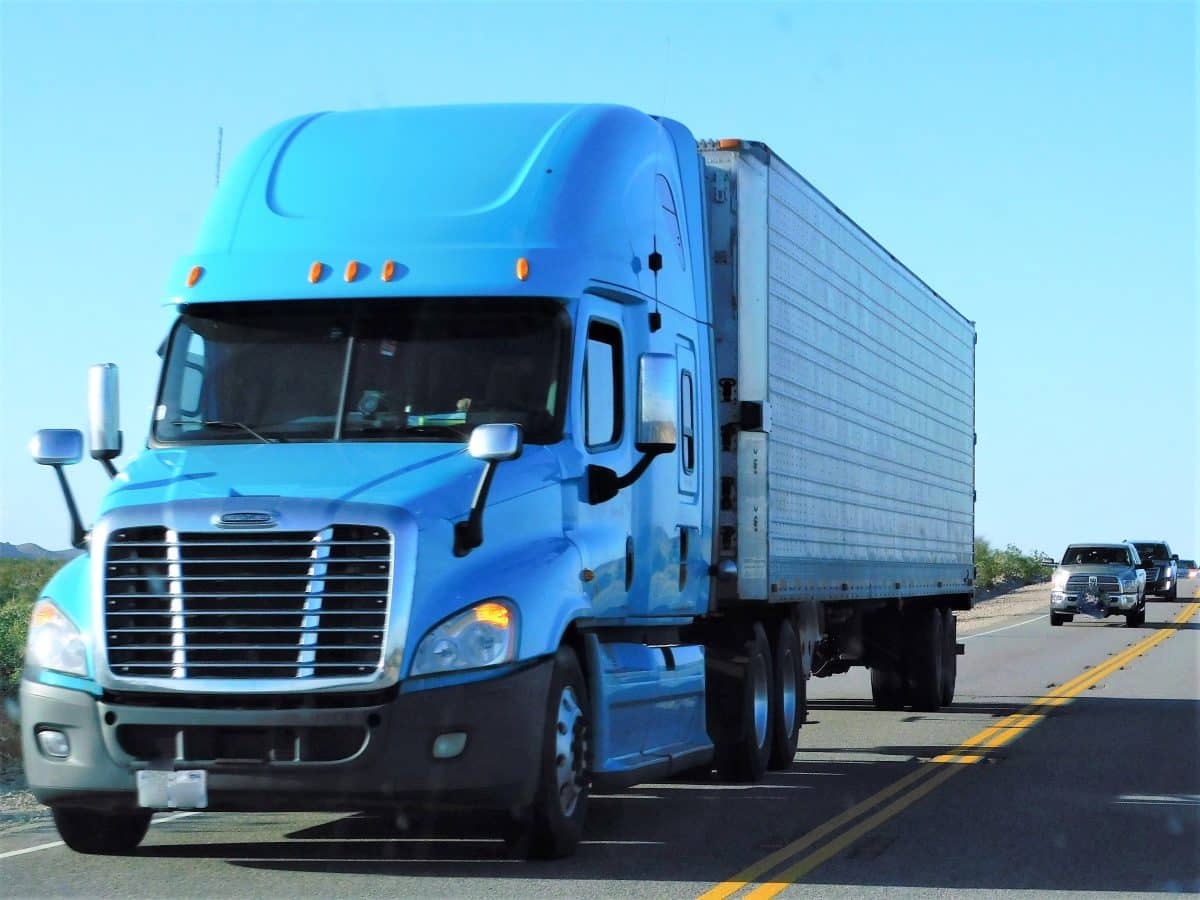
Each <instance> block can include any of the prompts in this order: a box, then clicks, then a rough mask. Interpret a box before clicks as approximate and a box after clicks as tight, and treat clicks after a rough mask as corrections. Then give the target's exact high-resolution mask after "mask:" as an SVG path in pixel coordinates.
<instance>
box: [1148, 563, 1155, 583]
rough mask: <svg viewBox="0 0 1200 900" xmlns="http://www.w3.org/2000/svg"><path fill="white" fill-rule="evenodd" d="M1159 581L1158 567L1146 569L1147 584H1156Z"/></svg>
mask: <svg viewBox="0 0 1200 900" xmlns="http://www.w3.org/2000/svg"><path fill="white" fill-rule="evenodd" d="M1156 581H1158V566H1150V567H1149V568H1148V569H1146V584H1154V582H1156Z"/></svg>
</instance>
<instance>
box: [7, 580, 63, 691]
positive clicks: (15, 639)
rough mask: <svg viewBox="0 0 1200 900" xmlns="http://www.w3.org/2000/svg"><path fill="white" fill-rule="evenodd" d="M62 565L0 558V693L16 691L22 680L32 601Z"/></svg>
mask: <svg viewBox="0 0 1200 900" xmlns="http://www.w3.org/2000/svg"><path fill="white" fill-rule="evenodd" d="M62 564H63V563H62V560H58V559H0V694H4V693H7V692H9V691H13V690H16V687H17V682H19V681H20V680H21V666H22V663H23V662H24V658H25V634H26V631H27V630H28V628H29V613H30V610H31V609H32V608H33V601H34V600H36V599H37V596H38V592H39V591H41V589H42V588H43V587H44V586H45V584H46V582H47V581H49V580H50V576H51V575H53V574H54V573H55V572H56V571H58V569H59V568H60V567H61V566H62Z"/></svg>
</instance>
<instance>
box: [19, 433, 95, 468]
mask: <svg viewBox="0 0 1200 900" xmlns="http://www.w3.org/2000/svg"><path fill="white" fill-rule="evenodd" d="M29 452H30V454H31V455H32V456H33V459H34V462H36V463H37V464H38V465H40V466H73V465H75V463H77V462H79V460H81V459H83V432H81V431H79V430H77V429H75V428H43V429H42V430H41V431H39V432H38V433H37V434H35V435H34V436H33V439H32V440H30V442H29Z"/></svg>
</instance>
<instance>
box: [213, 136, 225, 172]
mask: <svg viewBox="0 0 1200 900" xmlns="http://www.w3.org/2000/svg"><path fill="white" fill-rule="evenodd" d="M224 137H225V129H224V128H222V127H221V126H220V125H218V126H217V181H216V184H215V185H214V187H220V186H221V143H222V139H223V138H224Z"/></svg>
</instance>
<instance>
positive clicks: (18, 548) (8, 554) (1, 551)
mask: <svg viewBox="0 0 1200 900" xmlns="http://www.w3.org/2000/svg"><path fill="white" fill-rule="evenodd" d="M81 553H83V551H82V550H47V549H46V548H45V547H39V546H38V545H37V544H6V543H4V542H3V541H0V559H71V558H73V557H76V556H79V555H80V554H81Z"/></svg>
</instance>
